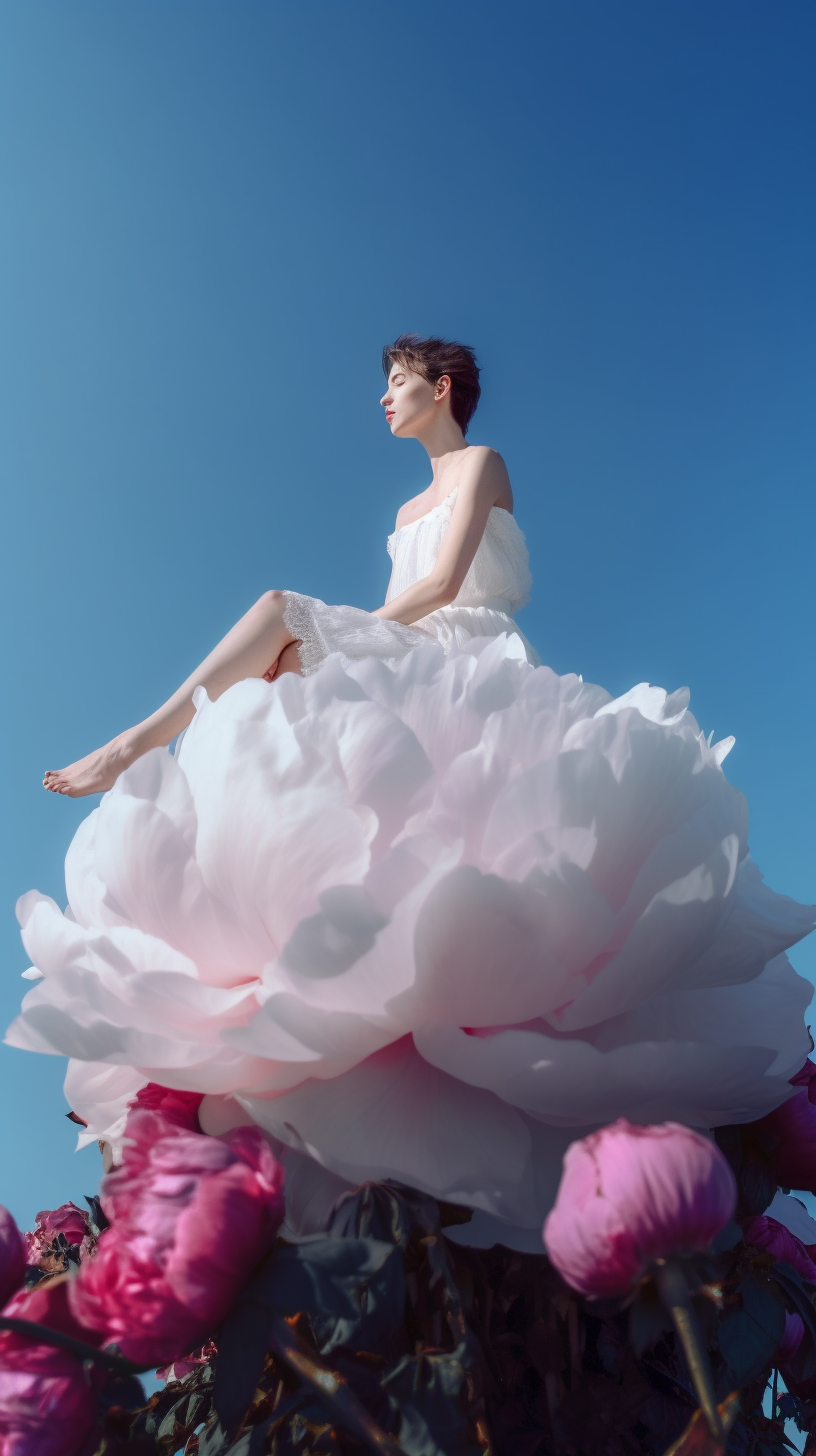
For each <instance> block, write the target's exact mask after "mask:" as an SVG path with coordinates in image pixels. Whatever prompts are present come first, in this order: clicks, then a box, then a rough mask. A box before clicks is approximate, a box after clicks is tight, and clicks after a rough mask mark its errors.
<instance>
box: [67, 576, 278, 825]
mask: <svg viewBox="0 0 816 1456" xmlns="http://www.w3.org/2000/svg"><path fill="white" fill-rule="evenodd" d="M285 607H286V593H285V592H280V591H269V592H265V593H264V595H263V596H262V597H260V598H259V600H258V601H257V602H256V603H255V605H254V606H252V607H250V609H249V611H248V612H247V613H246V614H245V616H243V617H241V619H240V621H239V622H236V623H235V626H234V627H232V628H231V629H230V631H229V632H228V633H227V635H226V637H222V639H221V641H220V642H219V643H218V646H217V647H214V648H213V650H212V652H211V653H210V655H209V657H205V659H204V661H203V662H202V663H201V665H200V666H199V667H197V668H196V670H195V672H192V673H191V674H190V676H189V677H188V678H187V680H186V681H185V682H183V683H182V685H181V687H180V688H179V689H178V691H177V692H175V693H174V694H173V696H172V698H168V700H167V702H166V703H164V704H162V706H161V707H160V708H159V709H157V711H156V712H155V713H152V714H151V716H150V717H149V718H145V720H144V722H142V723H137V724H136V727H135V728H128V729H126V730H125V732H124V733H120V734H118V735H117V737H116V738H112V739H111V741H110V743H106V744H105V746H104V747H103V748H98V749H97V750H96V752H95V753H89V754H88V756H87V758H81V759H78V760H77V762H76V763H72V764H70V765H69V767H68V768H63V769H57V770H54V769H49V771H48V772H47V773H46V775H45V778H44V779H43V786H44V787H45V788H46V789H49V790H50V791H51V792H52V793H54V794H67V795H68V796H69V797H70V798H73V799H77V798H80V797H81V796H82V795H83V794H99V793H103V792H104V791H105V790H106V789H109V788H110V787H111V785H112V784H113V783H115V782H116V780H117V778H118V777H119V775H120V773H121V772H122V770H123V769H126V768H128V766H129V765H130V764H131V763H133V762H134V760H135V759H137V758H141V756H142V754H143V753H147V752H148V751H149V749H151V748H160V747H162V746H164V745H166V744H168V743H169V742H170V740H171V739H173V738H175V736H176V734H177V733H180V732H181V730H182V729H183V728H186V727H187V725H188V723H190V722H191V721H192V717H193V692H194V690H195V688H197V687H198V686H199V685H200V686H202V687H205V688H206V689H207V693H208V694H209V696H210V697H211V698H218V697H220V696H221V694H222V693H223V692H226V690H227V688H231V687H232V685H233V683H237V682H241V681H242V679H243V678H246V677H267V679H268V680H269V681H271V677H270V676H269V675H270V673H271V674H272V675H273V676H274V673H275V668H276V665H277V662H278V658H279V657H280V656H281V654H282V653H283V652H284V650H285V648H286V647H288V646H289V644H290V643H292V642H293V638H292V634H291V632H289V631H287V629H286V627H285V625H284V621H283V613H284V610H285ZM289 658H291V659H292V660H291V661H290V660H289ZM285 670H286V671H289V672H292V671H297V667H296V665H295V659H294V658H293V657H292V654H288V658H287V664H286V668H285Z"/></svg>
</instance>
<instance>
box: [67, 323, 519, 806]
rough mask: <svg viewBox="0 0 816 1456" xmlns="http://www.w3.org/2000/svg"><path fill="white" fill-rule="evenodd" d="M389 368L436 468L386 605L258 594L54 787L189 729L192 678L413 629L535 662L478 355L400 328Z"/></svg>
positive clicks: (390, 393)
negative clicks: (514, 644) (170, 689)
mask: <svg viewBox="0 0 816 1456" xmlns="http://www.w3.org/2000/svg"><path fill="white" fill-rule="evenodd" d="M383 369H384V372H385V374H386V377H387V379H388V387H387V389H386V392H385V394H384V395H383V397H382V399H381V401H380V403H381V404H382V406H383V408H384V409H385V418H386V421H387V423H388V425H389V426H390V429H391V433H392V435H397V436H399V437H400V438H401V439H409V440H419V441H420V442H421V444H422V445H423V446H424V448H425V449H426V450H427V452H428V455H429V457H430V462H431V470H432V478H431V483H430V485H429V486H428V487H427V489H426V490H424V491H423V492H422V493H421V494H420V495H418V496H416V497H415V498H414V499H413V500H410V501H407V502H406V504H405V505H404V506H402V508H401V509H400V511H399V513H398V515H397V527H396V531H395V532H394V534H393V536H390V537H389V540H388V550H389V553H390V554H391V556H392V559H393V563H394V566H393V571H392V574H391V582H390V585H389V589H388V594H387V596H386V600H385V604H384V605H383V606H382V607H380V608H379V609H378V610H377V611H376V612H373V613H369V612H363V611H360V610H358V609H357V608H354V607H332V606H326V604H325V603H324V602H320V601H316V600H315V599H314V598H313V597H304V596H300V595H299V594H297V593H295V592H285V591H268V592H266V593H265V594H264V595H263V596H262V597H261V598H260V600H259V601H257V602H256V603H255V605H254V606H253V607H251V608H250V610H249V611H248V612H247V613H246V615H245V616H243V617H242V618H241V620H240V621H239V622H236V624H235V626H234V627H233V628H232V630H231V631H230V632H228V633H227V635H226V637H224V638H223V639H222V640H221V642H219V643H218V645H217V647H215V648H214V649H213V651H212V652H211V653H210V655H209V657H207V658H205V660H204V661H203V662H202V663H201V664H200V666H199V667H197V668H196V669H195V671H194V672H192V673H191V674H190V676H189V677H188V678H187V680H186V681H185V682H183V683H182V685H181V687H180V688H179V689H178V691H177V692H175V693H174V694H173V696H172V698H169V699H168V701H167V702H166V703H164V704H163V705H162V707H160V708H159V709H158V710H157V711H156V712H155V713H153V714H151V716H150V717H149V718H145V720H144V721H143V722H142V723H137V724H136V726H135V727H134V728H129V729H127V730H126V731H125V732H124V733H120V734H118V736H117V737H116V738H114V739H112V740H111V742H110V743H106V744H105V745H104V747H102V748H99V749H97V750H96V752H95V753H90V754H88V756H87V757H86V758H82V759H80V760H79V761H78V762H77V763H72V764H70V765H69V767H68V768H64V769H57V770H48V772H47V773H46V775H45V778H44V779H43V785H44V787H45V788H46V789H48V790H50V792H51V793H55V794H67V795H68V796H69V797H73V798H78V797H80V796H81V795H84V794H97V793H100V792H104V791H105V790H106V789H109V788H111V786H112V785H113V784H114V783H115V781H116V779H117V778H118V776H119V774H120V773H122V771H123V770H124V769H126V768H128V767H129V766H130V764H132V763H134V762H135V760H136V759H137V758H140V757H141V756H142V754H145V753H148V752H149V751H150V749H153V748H161V747H164V746H166V745H167V744H168V743H170V741H171V739H173V738H175V737H176V735H177V734H178V733H181V732H182V731H183V729H185V728H186V727H187V726H188V724H189V723H190V721H191V719H192V716H193V712H194V708H193V693H194V691H195V689H196V688H197V687H199V686H201V687H203V688H205V689H206V691H207V693H208V695H209V697H210V699H215V698H218V697H220V695H221V693H223V692H224V691H225V690H226V689H227V688H229V687H232V686H233V684H234V683H236V682H240V681H241V680H242V679H244V678H249V677H259V678H265V679H266V681H267V682H272V681H273V680H274V679H275V678H277V677H280V676H281V675H282V674H283V673H286V672H296V673H310V672H314V671H315V669H316V668H317V667H319V665H320V663H321V662H322V661H323V659H324V658H325V657H326V656H328V654H329V653H331V652H337V651H340V652H343V653H344V654H345V655H346V656H347V657H370V656H375V657H381V658H389V659H394V658H399V657H402V656H404V655H405V654H406V653H407V652H409V651H411V649H412V648H413V647H415V646H417V644H418V643H419V642H421V641H422V640H423V638H422V637H419V636H417V633H418V632H423V633H425V635H426V636H428V635H430V636H431V637H433V638H435V639H436V640H437V641H438V642H439V643H440V644H441V645H442V646H443V648H444V649H445V650H446V651H448V652H450V651H453V650H455V649H456V648H457V647H462V646H464V645H465V643H466V642H467V641H468V640H470V639H471V638H473V637H490V636H497V635H499V634H501V633H504V632H508V633H510V634H511V635H513V636H515V637H516V638H517V641H518V644H519V648H520V651H521V655H522V656H526V657H527V659H528V661H530V662H537V660H538V659H537V658H536V656H535V653H534V652H533V650H532V648H531V647H530V645H529V643H527V642H526V641H525V640H524V639H523V638H522V637H521V634H520V633H518V629H517V628H516V627H515V625H514V623H513V621H512V612H513V611H515V610H517V609H518V608H519V607H522V606H523V605H524V603H525V601H526V600H527V596H528V593H529V585H530V574H529V567H528V562H527V550H526V547H525V545H524V538H523V536H522V534H521V532H520V531H519V529H518V527H517V525H516V523H515V520H514V519H513V515H512V511H513V492H512V490H511V488H510V480H509V477H508V474H507V470H506V467H505V464H504V461H503V460H502V458H501V456H500V455H499V454H498V453H497V452H496V451H495V450H491V449H489V448H488V447H487V446H485V445H468V443H467V440H466V439H465V434H466V431H467V427H468V425H469V423H470V420H471V418H472V416H473V413H474V411H475V409H476V406H477V404H478V402H479V394H480V386H479V367H478V365H477V363H476V358H475V355H474V352H473V350H472V349H469V348H468V347H467V345H465V344H452V343H448V342H447V341H445V340H443V339H421V338H419V337H418V336H417V335H415V334H403V335H401V336H400V337H399V338H398V339H397V340H396V341H395V343H394V344H392V345H391V346H390V348H386V349H385V350H384V351H383Z"/></svg>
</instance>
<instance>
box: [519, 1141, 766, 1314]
mask: <svg viewBox="0 0 816 1456" xmlns="http://www.w3.org/2000/svg"><path fill="white" fill-rule="evenodd" d="M736 1196H737V1190H736V1184H735V1181H734V1175H733V1173H732V1172H731V1169H730V1167H729V1165H728V1163H727V1162H726V1160H725V1158H724V1157H723V1155H722V1153H721V1152H720V1150H719V1148H718V1147H716V1145H715V1144H714V1143H713V1142H710V1141H709V1140H708V1138H705V1137H702V1136H701V1135H700V1134H699V1133H696V1132H692V1131H691V1129H690V1128H688V1127H682V1126H680V1125H679V1124H678V1123H676V1122H665V1123H662V1124H661V1125H660V1126H659V1127H635V1126H633V1125H632V1124H631V1123H630V1122H627V1121H626V1119H625V1118H621V1119H620V1120H619V1121H618V1122H613V1123H612V1125H611V1126H610V1127H605V1128H603V1129H602V1130H601V1131H600V1132H593V1133H590V1135H589V1136H588V1137H585V1138H582V1139H581V1141H580V1142H576V1143H573V1144H572V1146H571V1147H570V1148H568V1149H567V1154H566V1157H565V1158H564V1172H563V1176H562V1178H561V1185H560V1187H559V1189H558V1196H557V1198H556V1201H555V1207H554V1208H553V1210H552V1212H551V1213H550V1215H549V1217H548V1218H547V1221H546V1223H545V1224H544V1243H545V1245H546V1248H547V1253H548V1254H549V1256H550V1259H551V1260H552V1262H553V1264H554V1265H555V1267H556V1269H557V1270H558V1272H559V1273H560V1274H561V1276H562V1278H563V1279H565V1280H566V1282H567V1284H569V1285H571V1286H572V1288H573V1289H577V1290H579V1291H580V1292H581V1293H582V1294H586V1295H588V1296H589V1297H590V1298H596V1299H597V1298H601V1297H603V1296H612V1295H621V1294H625V1293H626V1292H627V1290H629V1289H630V1288H631V1287H632V1285H633V1284H634V1283H635V1282H636V1281H637V1279H638V1278H639V1277H640V1275H641V1274H643V1273H644V1272H645V1270H646V1267H647V1265H648V1264H649V1262H650V1261H651V1260H653V1259H657V1258H662V1257H665V1256H666V1255H669V1254H674V1253H686V1252H690V1251H692V1250H695V1249H704V1248H706V1247H707V1246H708V1244H710V1242H711V1240H712V1239H713V1238H714V1236H715V1234H717V1233H719V1231H720V1229H721V1228H723V1226H724V1225H725V1224H726V1223H727V1222H728V1220H729V1218H730V1217H731V1215H732V1214H733V1212H734V1206H735V1204H736Z"/></svg>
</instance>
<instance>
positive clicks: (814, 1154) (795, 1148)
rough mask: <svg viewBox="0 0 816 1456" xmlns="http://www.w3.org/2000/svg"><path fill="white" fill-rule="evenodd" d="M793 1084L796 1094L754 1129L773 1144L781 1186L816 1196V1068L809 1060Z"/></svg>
mask: <svg viewBox="0 0 816 1456" xmlns="http://www.w3.org/2000/svg"><path fill="white" fill-rule="evenodd" d="M790 1082H791V1086H792V1087H798V1088H799V1089H800V1090H799V1091H798V1092H797V1093H796V1095H795V1096H794V1097H791V1098H789V1099H788V1101H787V1102H783V1103H782V1106H781V1107H777V1108H776V1110H775V1111H774V1112H769V1113H768V1114H767V1116H766V1117H763V1118H760V1120H759V1121H758V1122H756V1123H754V1124H753V1126H754V1127H756V1128H757V1129H758V1130H759V1131H760V1132H761V1133H762V1134H763V1140H764V1141H766V1142H767V1143H769V1144H770V1147H769V1154H770V1158H771V1162H772V1163H773V1167H774V1172H775V1173H776V1177H777V1182H778V1183H779V1185H780V1187H782V1188H804V1189H806V1190H807V1191H808V1192H809V1193H816V1065H814V1063H813V1062H811V1061H810V1059H808V1060H807V1061H806V1062H805V1065H804V1066H803V1067H802V1069H801V1071H799V1072H797V1073H796V1076H795V1077H791V1079H790Z"/></svg>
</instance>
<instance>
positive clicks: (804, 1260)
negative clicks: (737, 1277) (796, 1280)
mask: <svg viewBox="0 0 816 1456" xmlns="http://www.w3.org/2000/svg"><path fill="white" fill-rule="evenodd" d="M743 1233H744V1235H745V1242H746V1244H750V1245H751V1247H752V1248H754V1249H760V1250H761V1252H762V1253H763V1254H771V1255H772V1256H773V1258H774V1259H776V1260H777V1262H778V1263H780V1264H790V1266H791V1268H793V1269H795V1270H796V1271H797V1273H798V1274H801V1276H802V1278H803V1279H807V1280H809V1281H810V1283H811V1284H816V1264H814V1263H813V1260H812V1259H811V1257H810V1254H809V1253H808V1251H807V1249H806V1248H805V1245H804V1244H803V1243H802V1241H801V1239H797V1237H796V1235H795V1234H792V1233H791V1231H790V1229H786V1228H785V1225H784V1224H782V1223H779V1222H778V1220H777V1219H775V1218H769V1217H768V1215H767V1214H765V1213H763V1214H760V1215H759V1217H757V1218H749V1219H747V1220H746V1222H745V1225H744V1228H743Z"/></svg>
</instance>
